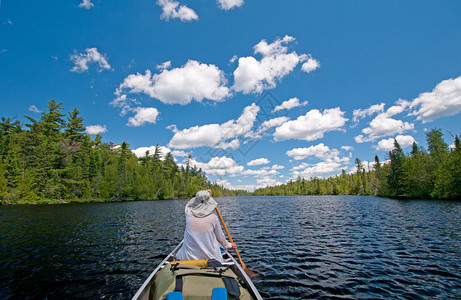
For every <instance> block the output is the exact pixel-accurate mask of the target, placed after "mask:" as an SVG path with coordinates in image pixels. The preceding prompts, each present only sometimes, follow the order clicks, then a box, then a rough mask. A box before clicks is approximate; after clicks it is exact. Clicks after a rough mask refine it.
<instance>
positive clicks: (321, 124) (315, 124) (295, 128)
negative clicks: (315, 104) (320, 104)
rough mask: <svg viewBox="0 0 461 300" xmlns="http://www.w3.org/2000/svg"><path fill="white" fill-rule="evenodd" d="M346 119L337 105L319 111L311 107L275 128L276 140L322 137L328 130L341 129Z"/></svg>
mask: <svg viewBox="0 0 461 300" xmlns="http://www.w3.org/2000/svg"><path fill="white" fill-rule="evenodd" d="M346 121H348V119H346V118H344V112H343V111H341V109H340V108H339V107H337V108H332V109H325V110H324V111H323V113H322V112H320V111H319V110H317V109H313V110H311V111H309V112H308V113H306V114H305V115H304V116H299V117H298V118H297V119H296V120H293V121H288V122H286V123H284V124H282V125H281V126H279V127H277V128H276V129H275V133H274V139H275V140H276V141H282V140H288V139H297V140H304V141H313V140H317V139H320V138H323V135H324V134H325V133H326V132H328V131H333V130H341V128H342V127H343V126H344V124H345V123H346Z"/></svg>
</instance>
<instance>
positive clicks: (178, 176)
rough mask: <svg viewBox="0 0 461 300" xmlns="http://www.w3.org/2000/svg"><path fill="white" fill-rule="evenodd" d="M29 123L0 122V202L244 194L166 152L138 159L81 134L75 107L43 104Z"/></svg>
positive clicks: (125, 145) (81, 124) (125, 147)
mask: <svg viewBox="0 0 461 300" xmlns="http://www.w3.org/2000/svg"><path fill="white" fill-rule="evenodd" d="M26 118H27V120H28V124H26V125H25V126H23V124H21V123H20V122H19V121H17V120H14V119H11V118H5V117H2V119H1V122H0V203H2V204H14V203H34V202H35V203H41V202H68V201H74V202H84V201H94V200H98V201H117V200H155V199H173V198H189V197H192V196H193V195H195V193H196V192H197V191H199V190H201V189H208V188H209V189H211V190H212V192H213V196H216V197H218V196H229V195H237V194H239V195H240V194H244V193H245V192H244V191H232V190H228V189H225V188H224V187H223V186H220V185H218V184H216V183H211V182H209V180H208V179H207V177H206V174H205V173H204V172H203V171H202V170H201V169H197V167H196V166H192V165H191V164H190V163H189V162H190V158H191V157H190V156H189V158H188V160H187V162H186V163H185V164H184V165H181V166H178V164H176V162H175V160H174V158H173V156H172V155H171V153H161V148H160V147H159V146H157V147H156V148H155V151H154V153H149V152H148V151H147V152H146V153H145V156H144V157H141V158H138V157H136V156H135V155H134V154H133V152H132V151H131V150H130V149H129V144H128V143H126V142H123V143H122V144H121V145H117V146H115V145H114V144H113V143H105V142H102V140H101V135H99V134H98V135H96V136H95V137H94V139H92V138H91V137H90V135H89V134H87V133H86V132H85V126H84V120H83V118H82V117H81V116H80V112H79V111H78V110H77V108H74V109H73V110H72V111H70V112H69V113H68V116H67V118H66V115H65V114H64V113H63V108H62V103H57V102H56V101H55V100H51V101H49V102H48V106H47V107H46V111H44V112H42V113H41V114H40V118H38V119H34V118H32V117H26Z"/></svg>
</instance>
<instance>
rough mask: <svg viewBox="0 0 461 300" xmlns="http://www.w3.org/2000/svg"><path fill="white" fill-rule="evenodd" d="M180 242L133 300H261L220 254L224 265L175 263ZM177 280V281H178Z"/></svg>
mask: <svg viewBox="0 0 461 300" xmlns="http://www.w3.org/2000/svg"><path fill="white" fill-rule="evenodd" d="M181 246H182V242H181V243H179V245H178V246H177V247H176V248H175V249H174V250H173V251H172V252H171V253H170V254H169V255H168V256H167V257H166V258H165V259H164V260H163V261H162V262H161V263H160V264H159V265H158V266H157V268H155V270H154V271H153V272H152V273H151V274H150V275H149V277H148V278H147V280H146V281H145V282H144V284H143V285H142V286H141V287H140V288H139V290H138V291H137V293H136V294H135V295H134V296H133V298H132V300H163V299H167V300H170V299H173V300H176V299H184V300H187V299H212V300H215V299H216V300H221V299H228V296H230V295H236V294H237V297H234V296H230V297H229V299H236V298H239V299H240V300H247V299H248V300H250V299H255V300H259V299H262V297H261V295H260V294H259V292H258V290H257V289H256V287H255V286H254V284H253V282H252V281H251V279H250V277H249V276H248V275H247V274H246V273H245V271H244V270H243V269H242V267H241V266H240V264H239V263H238V262H237V261H236V260H235V259H234V258H233V257H232V255H231V254H230V253H229V252H228V251H226V250H223V251H224V253H223V257H224V262H223V263H222V264H221V263H219V262H217V261H214V260H211V261H208V260H203V261H201V260H199V261H193V260H190V261H176V260H175V258H174V256H175V254H176V253H177V252H178V250H179V249H180V248H181ZM178 278H179V279H178Z"/></svg>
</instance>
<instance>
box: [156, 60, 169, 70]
mask: <svg viewBox="0 0 461 300" xmlns="http://www.w3.org/2000/svg"><path fill="white" fill-rule="evenodd" d="M169 68H171V60H169V61H166V62H164V63H163V64H160V65H157V69H158V70H161V71H163V70H166V69H169Z"/></svg>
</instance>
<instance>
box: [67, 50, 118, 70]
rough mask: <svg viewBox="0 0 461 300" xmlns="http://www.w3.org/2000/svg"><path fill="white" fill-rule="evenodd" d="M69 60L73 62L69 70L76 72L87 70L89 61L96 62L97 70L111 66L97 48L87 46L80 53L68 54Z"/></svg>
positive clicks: (108, 68)
mask: <svg viewBox="0 0 461 300" xmlns="http://www.w3.org/2000/svg"><path fill="white" fill-rule="evenodd" d="M70 60H71V61H72V62H73V63H74V64H75V66H74V67H72V69H70V71H71V72H76V73H83V72H86V71H88V64H90V63H97V64H98V65H99V68H100V69H99V72H101V71H102V70H110V68H111V67H110V65H109V63H108V62H107V59H106V57H105V55H103V54H101V53H99V52H98V49H97V48H87V49H85V50H84V51H83V52H81V53H77V52H75V53H74V54H73V55H71V56H70Z"/></svg>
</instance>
